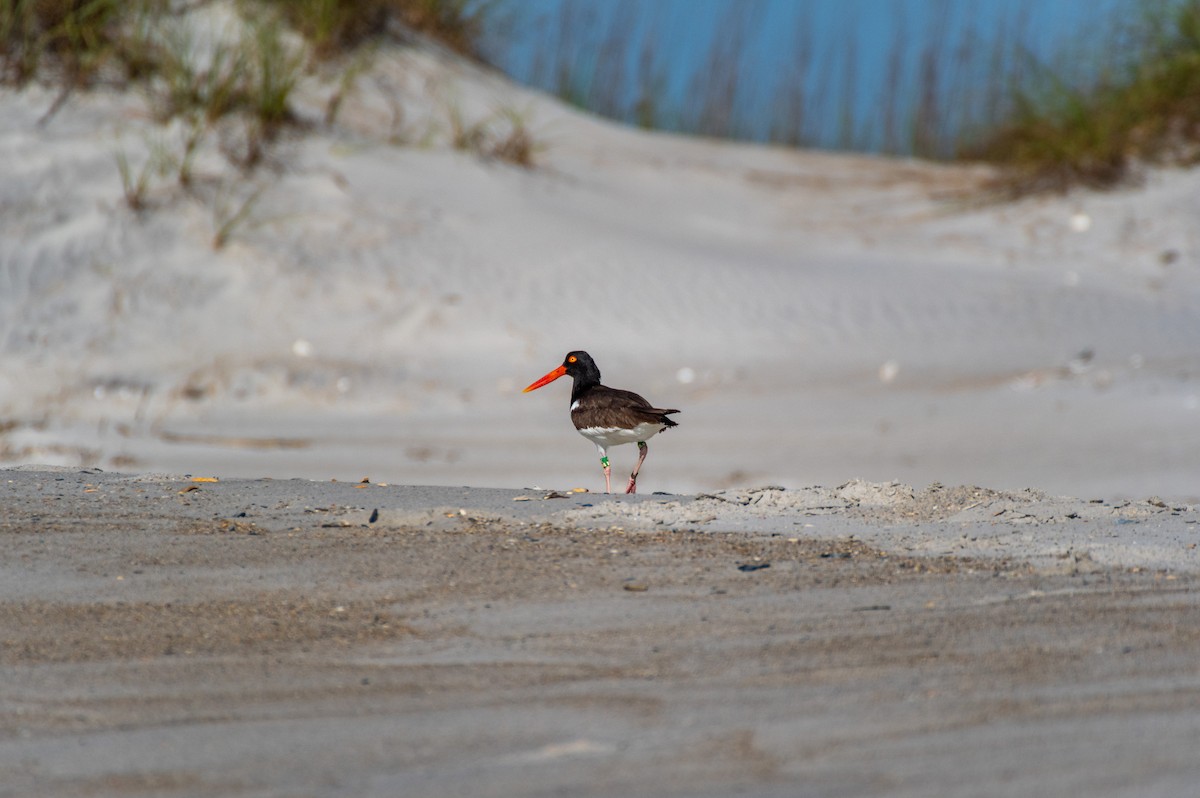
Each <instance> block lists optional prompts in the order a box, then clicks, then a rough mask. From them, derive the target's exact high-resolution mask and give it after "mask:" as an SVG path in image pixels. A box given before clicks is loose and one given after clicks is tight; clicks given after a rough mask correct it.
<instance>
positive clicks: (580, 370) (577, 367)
mask: <svg viewBox="0 0 1200 798" xmlns="http://www.w3.org/2000/svg"><path fill="white" fill-rule="evenodd" d="M562 364H563V368H565V369H566V370H567V376H569V377H571V378H572V379H574V380H575V381H576V382H578V381H580V380H583V381H584V382H585V383H588V384H591V383H595V384H599V382H600V369H599V368H597V367H596V361H594V360H592V356H591V355H589V354H588V353H587V352H584V351H582V350H576V351H574V352H568V353H567V356H566V357H565V358H563V362H562Z"/></svg>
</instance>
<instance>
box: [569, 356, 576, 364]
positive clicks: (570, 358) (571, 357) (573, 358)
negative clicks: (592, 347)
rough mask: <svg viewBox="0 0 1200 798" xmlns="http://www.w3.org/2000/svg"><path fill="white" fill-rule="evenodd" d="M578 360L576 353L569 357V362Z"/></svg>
mask: <svg viewBox="0 0 1200 798" xmlns="http://www.w3.org/2000/svg"><path fill="white" fill-rule="evenodd" d="M576 360H577V358H576V357H575V356H574V355H571V356H570V357H569V358H567V362H568V363H574V362H575V361H576Z"/></svg>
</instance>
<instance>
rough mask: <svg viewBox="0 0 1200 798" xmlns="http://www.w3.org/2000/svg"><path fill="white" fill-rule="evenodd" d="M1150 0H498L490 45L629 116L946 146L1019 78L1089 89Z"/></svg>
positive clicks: (751, 133)
mask: <svg viewBox="0 0 1200 798" xmlns="http://www.w3.org/2000/svg"><path fill="white" fill-rule="evenodd" d="M1145 6H1146V2H1144V0H1053V1H1052V2H1050V1H1048V0H501V3H500V4H499V5H498V6H496V7H495V13H494V14H493V15H492V17H491V18H490V21H489V25H488V28H487V30H486V31H485V33H484V37H483V42H482V50H483V52H484V54H485V56H486V57H487V58H488V59H489V60H490V61H491V62H492V63H493V64H495V65H496V66H498V67H499V68H501V69H502V70H504V71H505V72H507V73H508V74H509V75H511V76H512V77H513V78H515V79H516V80H518V81H520V82H522V83H526V84H529V85H533V86H536V87H539V88H542V89H544V90H547V91H550V92H554V93H557V94H560V95H562V96H565V97H566V98H567V99H569V100H571V101H572V102H575V103H577V104H579V105H581V106H583V107H586V108H588V109H590V110H594V111H596V112H598V113H602V114H604V115H606V116H610V117H613V118H616V119H620V120H623V121H625V122H628V123H630V124H642V125H645V126H648V127H656V128H664V129H668V130H675V131H684V132H692V133H700V134H705V135H714V136H720V137H735V138H743V139H751V140H758V141H776V142H782V143H787V144H797V145H805V146H815V147H822V148H837V149H854V150H862V151H870V152H892V153H901V154H908V153H913V152H917V153H921V154H932V155H949V154H952V153H953V151H954V149H955V148H956V147H957V146H958V144H959V143H960V142H961V141H962V139H963V137H964V136H966V135H969V134H970V133H971V132H972V131H973V130H977V129H979V128H981V127H986V126H987V125H989V124H991V123H993V122H994V121H995V120H996V119H998V118H1001V117H1002V116H1003V115H1004V113H1006V112H1007V111H1008V110H1009V105H1008V103H1009V100H1010V99H1011V91H1010V87H1011V85H1012V83H1013V81H1019V80H1022V79H1025V78H1027V77H1028V76H1029V75H1031V74H1035V73H1037V74H1048V73H1053V74H1054V75H1055V76H1056V78H1061V79H1063V80H1066V81H1068V82H1071V83H1086V82H1087V81H1088V80H1090V79H1091V78H1092V77H1094V76H1095V74H1097V72H1098V71H1099V70H1100V69H1103V68H1105V65H1106V64H1111V61H1112V58H1113V57H1114V53H1113V48H1112V47H1110V46H1108V44H1109V43H1111V42H1113V41H1114V37H1115V35H1116V33H1115V31H1116V30H1118V29H1119V28H1120V26H1122V25H1125V24H1128V23H1131V22H1132V21H1135V20H1137V19H1139V18H1140V15H1141V13H1142V9H1143V8H1144V7H1145Z"/></svg>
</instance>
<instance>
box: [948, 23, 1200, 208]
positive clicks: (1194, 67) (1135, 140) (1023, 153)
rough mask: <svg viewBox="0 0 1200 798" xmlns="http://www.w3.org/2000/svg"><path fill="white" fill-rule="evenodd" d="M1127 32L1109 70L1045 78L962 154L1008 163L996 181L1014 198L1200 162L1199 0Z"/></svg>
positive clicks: (1099, 184) (1122, 179)
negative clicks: (1125, 45) (1100, 74)
mask: <svg viewBox="0 0 1200 798" xmlns="http://www.w3.org/2000/svg"><path fill="white" fill-rule="evenodd" d="M1128 36H1129V40H1130V42H1131V43H1132V46H1131V48H1130V49H1129V50H1128V51H1127V52H1128V53H1129V55H1128V56H1126V57H1125V59H1124V62H1123V63H1121V64H1118V65H1116V66H1115V67H1114V68H1113V69H1112V70H1111V73H1112V76H1111V77H1109V78H1107V79H1105V80H1101V81H1099V82H1097V83H1095V84H1094V85H1092V86H1089V87H1085V88H1072V87H1068V86H1064V85H1062V84H1061V83H1059V82H1057V81H1056V80H1054V79H1053V77H1052V76H1050V75H1042V76H1040V79H1039V80H1037V81H1036V85H1035V86H1034V88H1032V89H1024V90H1021V91H1018V92H1016V97H1015V102H1014V111H1013V113H1012V114H1011V116H1010V118H1009V119H1008V120H1007V121H1006V122H1005V123H1003V124H1001V125H1000V126H998V127H997V128H996V129H995V130H994V131H993V132H991V133H990V134H988V135H985V136H984V137H983V138H982V140H981V142H980V143H979V144H978V145H976V146H974V147H972V148H969V149H967V150H965V151H964V155H965V156H967V157H972V158H979V159H982V160H985V161H990V162H992V163H994V164H997V165H998V166H999V167H1001V170H1002V175H1001V177H1000V178H999V180H998V182H997V184H996V188H998V189H999V190H1001V191H1002V192H1004V193H1006V194H1009V195H1013V196H1020V195H1023V194H1029V193H1038V192H1063V191H1067V190H1069V189H1071V188H1072V187H1075V186H1085V187H1089V188H1110V187H1113V186H1116V185H1119V184H1122V183H1124V182H1127V181H1129V180H1131V179H1135V178H1136V177H1137V176H1138V173H1139V167H1140V166H1141V165H1143V164H1176V165H1189V164H1194V163H1196V162H1197V161H1200V0H1176V2H1170V3H1167V4H1166V5H1165V6H1163V7H1162V8H1160V9H1159V10H1158V11H1157V12H1156V13H1147V15H1146V16H1145V19H1144V23H1143V25H1142V26H1141V28H1140V29H1139V30H1136V31H1131V32H1129V34H1128Z"/></svg>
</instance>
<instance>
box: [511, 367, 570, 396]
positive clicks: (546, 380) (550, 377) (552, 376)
mask: <svg viewBox="0 0 1200 798" xmlns="http://www.w3.org/2000/svg"><path fill="white" fill-rule="evenodd" d="M566 373H567V367H566V366H559V367H558V368H556V369H555V370H554V371H552V372H550V373H549V374H547V375H546V376H545V377H542V378H541V379H540V380H538V381H536V382H534V383H533V384H532V385H530V386H529V387H528V388H526V389H525V390H524V391H521V393H529V392H530V391H533V390H536V389H538V388H541V387H542V386H543V385H548V384H550V383H552V382H554V381H555V380H557V379H558V378H559V377H561V376H562V375H564V374H566Z"/></svg>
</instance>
